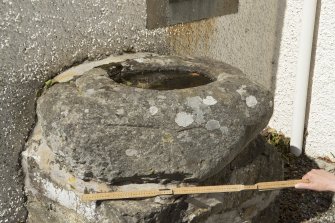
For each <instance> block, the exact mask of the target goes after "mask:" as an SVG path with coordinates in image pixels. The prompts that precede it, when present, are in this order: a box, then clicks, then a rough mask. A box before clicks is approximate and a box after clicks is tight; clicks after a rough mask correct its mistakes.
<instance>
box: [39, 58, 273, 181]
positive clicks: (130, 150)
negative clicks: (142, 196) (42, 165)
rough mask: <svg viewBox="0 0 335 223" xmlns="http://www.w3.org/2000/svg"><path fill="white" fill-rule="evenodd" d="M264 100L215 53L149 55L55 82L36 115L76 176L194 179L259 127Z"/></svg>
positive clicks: (266, 109)
mask: <svg viewBox="0 0 335 223" xmlns="http://www.w3.org/2000/svg"><path fill="white" fill-rule="evenodd" d="M164 71H168V74H166V75H165V74H163V73H164ZM170 71H173V72H174V73H173V72H172V73H171V72H170ZM179 71H180V72H184V73H185V75H186V76H187V75H188V76H187V77H186V76H182V75H183V74H181V73H178V72H179ZM169 72H170V73H169ZM176 72H177V73H176ZM193 80H194V81H193ZM143 81H146V83H144V82H143ZM117 82H123V84H122V83H117ZM208 82H210V83H208ZM193 83H194V84H193ZM203 83H205V84H204V85H200V84H203ZM127 85H131V86H127ZM133 85H136V86H133ZM196 85H200V86H196ZM140 87H141V88H140ZM143 88H149V89H143ZM174 88H178V89H174ZM271 101H272V95H271V93H270V92H268V91H267V90H265V89H264V88H262V87H261V86H259V85H257V84H255V83H252V82H251V81H249V80H248V79H247V78H246V77H245V75H244V74H243V73H242V72H241V71H239V70H238V69H236V68H233V67H231V66H229V65H227V64H224V63H222V62H215V61H210V60H205V59H193V58H180V57H173V56H147V57H141V58H137V59H132V60H127V61H124V62H120V63H112V64H107V65H103V66H100V67H99V68H96V69H92V70H91V71H89V72H87V73H85V74H84V75H83V76H81V77H78V78H77V79H76V80H72V81H70V82H67V83H59V84H55V85H54V86H52V87H50V88H49V89H48V90H46V92H45V93H44V94H43V95H42V96H41V97H40V98H39V100H38V103H37V115H38V119H39V121H40V124H41V128H42V133H43V136H44V137H45V139H46V143H47V145H48V146H49V147H50V148H51V150H52V151H53V152H54V153H56V154H57V161H58V162H59V163H60V164H61V165H63V166H64V168H67V169H68V170H69V171H72V172H73V173H74V175H75V176H77V177H79V178H81V179H84V180H92V179H93V180H96V181H103V182H108V183H112V184H120V185H122V184H129V183H144V182H155V183H158V182H165V181H178V182H181V181H185V182H197V181H202V180H205V179H206V178H208V177H210V176H212V175H214V174H216V173H217V172H219V171H221V170H222V169H223V168H224V167H225V166H226V165H227V164H229V163H230V162H231V160H233V159H234V158H235V157H236V156H237V155H238V154H239V153H240V152H241V151H242V149H243V148H244V147H245V146H246V145H247V143H248V142H249V141H250V140H252V139H253V138H254V137H255V136H256V135H257V134H258V132H260V131H261V130H262V129H263V128H264V127H265V126H266V124H267V123H268V120H269V118H270V116H271V113H272V106H270V104H271V103H270V102H271Z"/></svg>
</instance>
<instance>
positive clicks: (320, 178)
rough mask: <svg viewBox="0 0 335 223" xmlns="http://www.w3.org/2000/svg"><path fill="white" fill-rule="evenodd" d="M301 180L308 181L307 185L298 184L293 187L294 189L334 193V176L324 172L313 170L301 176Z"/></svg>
mask: <svg viewBox="0 0 335 223" xmlns="http://www.w3.org/2000/svg"><path fill="white" fill-rule="evenodd" d="M302 179H306V180H309V183H298V184H296V185H295V188H298V189H308V190H315V191H332V192H335V175H334V174H331V173H329V172H327V171H325V170H321V169H313V170H311V171H309V172H308V173H307V174H306V175H305V176H303V177H302Z"/></svg>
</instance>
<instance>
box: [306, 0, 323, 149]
mask: <svg viewBox="0 0 335 223" xmlns="http://www.w3.org/2000/svg"><path fill="white" fill-rule="evenodd" d="M317 1H318V3H317V6H316V17H315V24H314V35H313V47H312V56H311V65H310V71H309V83H308V91H307V104H306V116H305V137H304V142H303V149H304V148H305V145H306V136H307V135H308V132H307V129H308V120H309V115H310V108H311V101H312V89H313V79H314V69H315V56H316V47H317V45H318V35H319V24H320V13H321V4H322V3H321V0H317Z"/></svg>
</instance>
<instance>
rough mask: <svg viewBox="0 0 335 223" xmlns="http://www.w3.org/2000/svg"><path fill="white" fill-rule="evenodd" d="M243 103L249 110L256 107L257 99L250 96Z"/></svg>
mask: <svg viewBox="0 0 335 223" xmlns="http://www.w3.org/2000/svg"><path fill="white" fill-rule="evenodd" d="M245 102H246V103H247V106H248V107H250V108H253V107H255V106H256V105H257V103H258V102H257V99H256V97H255V96H253V95H250V96H248V97H247V98H246V99H245Z"/></svg>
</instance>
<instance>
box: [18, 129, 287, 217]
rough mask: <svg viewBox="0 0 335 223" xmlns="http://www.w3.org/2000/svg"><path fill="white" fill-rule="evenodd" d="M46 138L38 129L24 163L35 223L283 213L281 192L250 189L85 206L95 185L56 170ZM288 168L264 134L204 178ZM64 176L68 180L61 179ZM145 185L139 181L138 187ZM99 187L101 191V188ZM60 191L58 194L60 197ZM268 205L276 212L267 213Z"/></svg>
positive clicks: (268, 175)
mask: <svg viewBox="0 0 335 223" xmlns="http://www.w3.org/2000/svg"><path fill="white" fill-rule="evenodd" d="M42 141H43V138H41V133H40V132H39V131H35V132H34V133H33V137H32V138H31V140H30V144H29V145H28V150H27V151H26V152H25V153H26V154H25V156H24V161H25V162H27V163H28V164H29V165H28V166H27V168H28V169H27V170H26V171H27V176H28V179H27V182H28V183H27V191H28V210H29V218H28V222H31V223H35V222H38V223H47V222H54V223H65V222H66V223H74V222H80V223H90V222H100V223H108V222H111V223H124V222H127V223H135V222H169V223H170V222H171V223H172V222H173V223H176V222H192V223H196V222H208V223H212V222H213V223H214V222H215V223H216V222H230V223H235V222H236V223H240V222H260V221H257V220H259V219H262V221H261V222H276V219H277V217H278V213H277V212H276V210H277V208H278V206H275V205H274V200H275V197H276V195H277V194H278V191H267V192H264V191H262V192H258V191H246V192H235V193H218V194H202V195H189V196H180V197H177V196H175V197H171V196H161V197H156V198H149V199H142V200H119V201H102V202H99V204H96V203H95V202H92V203H88V204H85V203H82V202H81V201H80V200H79V199H78V196H80V194H82V193H83V188H84V187H86V188H92V184H90V183H91V182H83V181H81V180H80V179H76V180H74V179H72V180H70V181H69V179H70V178H71V177H69V175H66V174H65V172H66V171H65V172H64V169H62V170H58V171H55V169H56V168H55V166H57V162H55V161H54V158H53V157H52V155H51V154H52V153H50V151H49V152H47V151H48V150H47V148H46V147H47V146H46V145H45V144H44V143H43V142H42ZM53 155H54V154H53ZM264 167H267V168H264ZM48 171H52V173H54V174H50V173H48ZM62 171H63V172H62ZM282 171H283V167H282V164H281V161H280V156H279V154H278V153H277V152H276V151H275V149H274V148H273V147H271V146H270V145H266V142H265V141H264V140H263V139H262V138H261V137H258V138H257V139H256V140H254V141H252V142H251V143H249V145H248V146H247V147H246V148H245V149H244V150H243V152H242V153H240V155H239V156H238V157H236V158H235V159H234V160H233V161H232V162H231V163H230V165H229V166H227V167H226V168H224V169H223V170H222V171H220V172H219V173H218V174H216V175H215V176H213V177H212V178H210V179H207V180H206V181H205V182H202V183H201V185H218V184H240V183H244V184H254V183H256V182H262V181H271V180H279V179H282V177H283V175H282V173H283V172H282ZM67 174H71V173H67ZM62 176H63V179H61V177H62ZM69 184H71V185H72V186H69ZM81 184H84V185H81ZM106 186H108V185H106ZM109 186H111V185H109ZM143 186H144V185H133V187H134V188H136V187H139V188H140V187H143ZM157 186H158V187H164V185H156V186H155V185H148V186H147V187H151V188H154V187H157ZM170 186H173V185H170ZM56 188H57V189H56ZM113 188H114V189H115V190H120V188H121V187H119V188H118V187H115V186H113ZM95 190H96V191H98V190H99V189H98V188H97V187H96V188H95ZM123 190H124V189H123ZM55 194H56V195H57V196H54V195H55ZM60 198H61V199H60ZM73 201H75V202H73ZM69 202H70V203H71V202H72V205H71V206H66V205H67V204H68V203H69ZM83 205H86V209H84V210H85V212H82V211H83V209H81V208H82V207H83ZM268 208H270V210H268V211H267V209H268ZM269 211H270V213H271V214H269ZM65 216H66V217H65ZM254 220H255V221H254Z"/></svg>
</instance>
